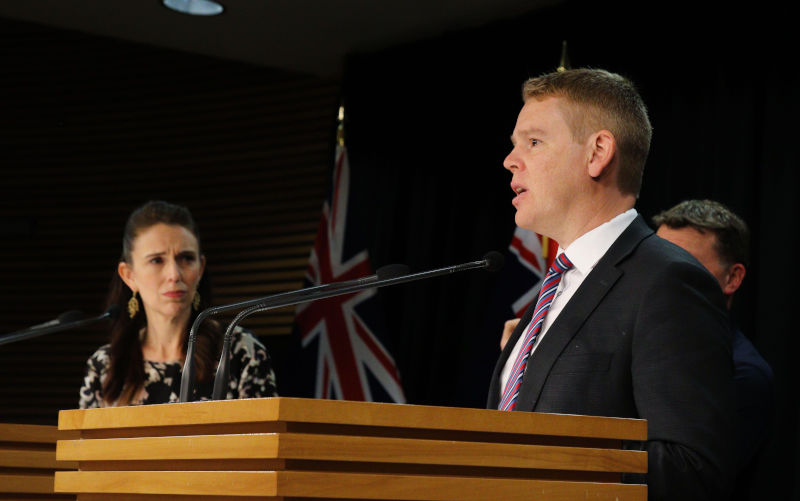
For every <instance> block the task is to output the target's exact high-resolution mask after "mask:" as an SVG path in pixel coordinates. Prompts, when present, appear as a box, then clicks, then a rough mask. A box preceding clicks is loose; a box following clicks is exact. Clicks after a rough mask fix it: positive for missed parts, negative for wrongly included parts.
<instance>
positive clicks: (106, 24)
mask: <svg viewBox="0 0 800 501" xmlns="http://www.w3.org/2000/svg"><path fill="white" fill-rule="evenodd" d="M220 1H221V2H222V3H223V5H224V6H225V11H224V12H223V14H222V15H219V16H215V17H197V16H188V15H185V14H180V13H177V12H174V11H172V10H169V9H167V8H166V7H164V6H163V5H162V4H161V1H160V0H102V1H98V0H69V1H66V0H24V1H23V0H20V1H15V2H11V1H2V2H0V17H5V18H9V19H16V20H23V21H31V22H34V23H38V24H42V25H47V26H53V27H58V28H65V29H71V30H77V31H81V32H85V33H90V34H95V35H103V36H109V37H114V38H119V39H122V40H128V41H134V42H140V43H144V44H150V45H155V46H160V47H167V48H172V49H177V50H183V51H188V52H194V53H198V54H205V55H210V56H216V57H220V58H225V59H233V60H239V61H246V62H250V63H255V64H259V65H264V66H270V67H274V68H280V69H284V70H289V71H296V72H303V73H310V74H313V75H317V76H323V77H336V76H338V75H339V74H340V72H341V68H342V60H343V56H344V55H345V54H347V53H350V52H354V51H373V50H378V49H381V48H385V47H388V46H392V45H396V44H401V43H404V42H411V41H414V40H419V39H423V38H427V37H432V36H436V35H439V34H441V33H445V32H448V31H452V30H457V29H461V28H468V27H472V26H479V25H482V24H485V23H488V22H492V21H496V20H501V19H507V18H510V17H514V16H517V15H520V14H522V13H525V12H530V11H532V10H536V9H538V8H541V7H544V6H548V5H554V4H557V3H561V0H533V1H531V0H469V1H465V0H405V1H401V2H385V1H380V0H335V1H330V0H220Z"/></svg>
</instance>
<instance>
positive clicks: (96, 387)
mask: <svg viewBox="0 0 800 501" xmlns="http://www.w3.org/2000/svg"><path fill="white" fill-rule="evenodd" d="M110 349H111V345H108V344H107V345H104V346H101V347H100V348H99V349H98V350H97V351H96V352H94V354H93V355H92V356H91V357H89V360H88V361H87V362H86V375H85V376H84V378H83V386H82V387H81V391H80V402H79V404H78V406H79V407H80V408H81V409H89V408H92V407H106V406H107V405H108V404H107V403H106V402H105V401H104V400H103V383H104V382H105V379H106V377H107V375H108V366H109V364H110V362H111V356H110V355H111V351H110ZM182 370H183V361H178V360H176V361H172V362H152V361H150V360H145V362H144V375H145V376H144V377H145V382H144V388H143V389H142V391H140V392H139V393H138V394H137V395H136V397H135V398H134V400H133V401H132V402H131V403H130V405H147V404H163V403H171V402H177V401H178V400H179V397H178V395H179V393H180V386H181V371H182ZM230 373H231V380H230V384H229V386H228V394H227V397H226V398H227V399H236V398H258V397H277V396H278V390H277V385H276V383H275V373H274V372H273V370H272V363H271V361H270V358H269V354H268V353H267V349H266V348H265V347H264V345H263V344H261V342H260V341H259V340H258V339H257V338H256V337H255V336H254V335H252V334H251V333H249V332H247V331H245V330H243V329H242V328H241V327H239V326H237V327H236V328H235V329H234V332H233V337H232V339H231V356H230ZM213 385H214V383H213V380H212V381H209V382H206V383H196V384H195V391H194V397H193V399H194V400H208V399H209V398H210V397H211V392H212V389H213Z"/></svg>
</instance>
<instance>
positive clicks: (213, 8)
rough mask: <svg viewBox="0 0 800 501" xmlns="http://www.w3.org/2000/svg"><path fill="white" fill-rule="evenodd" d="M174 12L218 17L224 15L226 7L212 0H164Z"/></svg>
mask: <svg viewBox="0 0 800 501" xmlns="http://www.w3.org/2000/svg"><path fill="white" fill-rule="evenodd" d="M163 2H164V5H165V6H167V7H169V8H170V9H172V10H177V11H178V12H183V13H184V14H191V15H193V16H216V15H217V14H222V11H223V10H224V7H222V5H220V4H218V3H217V2H214V1H212V0H163Z"/></svg>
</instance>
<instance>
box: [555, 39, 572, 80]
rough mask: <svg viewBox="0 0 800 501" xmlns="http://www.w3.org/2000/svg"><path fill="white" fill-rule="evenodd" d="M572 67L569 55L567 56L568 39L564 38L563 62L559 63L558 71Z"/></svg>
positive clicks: (562, 44)
mask: <svg viewBox="0 0 800 501" xmlns="http://www.w3.org/2000/svg"><path fill="white" fill-rule="evenodd" d="M568 69H570V66H569V57H568V56H567V41H566V40H564V41H562V42H561V62H560V63H559V64H558V68H556V71H559V72H561V71H566V70H568Z"/></svg>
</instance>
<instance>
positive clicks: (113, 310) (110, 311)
mask: <svg viewBox="0 0 800 501" xmlns="http://www.w3.org/2000/svg"><path fill="white" fill-rule="evenodd" d="M120 309H121V308H120V307H119V305H118V304H112V305H111V306H109V307H108V308H106V311H105V312H104V313H103V315H104V316H105V315H107V316H108V318H110V319H112V320H113V319H115V318H117V315H119V310H120Z"/></svg>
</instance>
